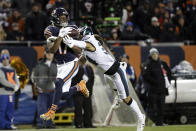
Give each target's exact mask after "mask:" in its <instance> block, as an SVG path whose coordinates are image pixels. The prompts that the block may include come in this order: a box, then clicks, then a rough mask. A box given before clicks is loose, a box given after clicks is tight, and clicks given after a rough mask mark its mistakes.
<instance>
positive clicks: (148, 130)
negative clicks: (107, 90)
mask: <svg viewBox="0 0 196 131" xmlns="http://www.w3.org/2000/svg"><path fill="white" fill-rule="evenodd" d="M18 127H19V129H18V130H22V131H36V130H38V129H34V128H32V127H31V126H26V125H25V126H18ZM42 130H49V129H42ZM53 130H54V131H77V130H80V131H136V127H98V128H83V129H81V128H80V129H74V128H72V127H62V126H61V127H57V129H50V131H53ZM144 131H196V125H175V126H154V127H150V126H146V127H145V129H144Z"/></svg>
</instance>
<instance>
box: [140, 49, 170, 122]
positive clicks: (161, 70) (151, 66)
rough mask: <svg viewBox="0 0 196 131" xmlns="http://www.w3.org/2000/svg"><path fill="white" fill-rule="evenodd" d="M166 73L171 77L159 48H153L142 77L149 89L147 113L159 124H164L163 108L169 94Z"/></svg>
mask: <svg viewBox="0 0 196 131" xmlns="http://www.w3.org/2000/svg"><path fill="white" fill-rule="evenodd" d="M165 75H167V76H168V78H171V77H170V75H171V71H170V70H169V67H168V66H167V64H166V62H164V61H162V60H160V58H159V52H158V50H157V49H156V48H151V49H150V51H149V58H148V59H147V60H146V61H145V63H144V68H143V70H142V77H143V81H144V83H145V86H146V88H147V90H148V107H147V114H148V116H149V117H150V119H151V120H152V121H153V122H154V123H155V124H156V125H157V126H162V125H163V111H164V109H163V108H164V103H165V96H166V95H168V90H167V88H166V83H165V82H166V81H165Z"/></svg>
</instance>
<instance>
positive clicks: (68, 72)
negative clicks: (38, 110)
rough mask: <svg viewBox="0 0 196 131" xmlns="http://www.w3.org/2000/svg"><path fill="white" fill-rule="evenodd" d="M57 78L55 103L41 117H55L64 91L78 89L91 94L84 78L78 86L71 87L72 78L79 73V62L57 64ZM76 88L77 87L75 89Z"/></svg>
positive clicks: (73, 91)
mask: <svg viewBox="0 0 196 131" xmlns="http://www.w3.org/2000/svg"><path fill="white" fill-rule="evenodd" d="M57 68H58V69H57V70H58V72H57V80H56V82H55V94H54V99H53V104H52V106H51V108H50V110H49V111H48V112H47V113H45V114H42V115H41V116H40V117H41V118H42V119H44V120H50V119H54V117H55V112H56V109H57V105H58V103H59V101H60V99H61V97H62V94H63V93H64V92H69V93H75V91H76V89H78V90H79V91H81V92H82V93H83V94H84V95H86V96H87V97H88V96H89V92H88V89H87V88H86V83H85V82H84V80H82V81H81V82H80V83H78V85H77V86H75V87H73V88H70V87H71V79H72V78H73V77H74V76H75V75H76V74H77V72H78V64H77V62H74V61H72V62H69V63H66V64H63V65H59V66H58V65H57ZM74 88H75V89H74Z"/></svg>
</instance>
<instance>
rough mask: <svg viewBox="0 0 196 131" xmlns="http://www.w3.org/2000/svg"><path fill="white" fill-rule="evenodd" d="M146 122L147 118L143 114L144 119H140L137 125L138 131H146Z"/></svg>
mask: <svg viewBox="0 0 196 131" xmlns="http://www.w3.org/2000/svg"><path fill="white" fill-rule="evenodd" d="M145 120H146V116H145V115H144V114H142V118H140V119H139V120H138V123H137V131H143V130H144V126H145Z"/></svg>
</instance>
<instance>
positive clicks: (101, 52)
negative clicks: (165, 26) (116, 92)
mask: <svg viewBox="0 0 196 131" xmlns="http://www.w3.org/2000/svg"><path fill="white" fill-rule="evenodd" d="M82 41H86V42H90V43H91V44H92V45H93V46H94V47H95V51H94V52H91V51H87V50H84V55H85V57H86V58H87V60H88V61H90V62H92V63H94V64H96V65H98V66H100V67H101V68H102V69H103V70H104V71H107V70H108V69H109V68H110V67H111V66H112V65H113V64H114V62H115V59H114V58H113V57H112V56H111V55H110V54H109V53H108V52H107V51H106V50H105V49H104V47H103V46H102V44H101V43H100V42H99V41H98V40H97V39H95V37H94V35H86V36H84V37H83V38H82Z"/></svg>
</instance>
